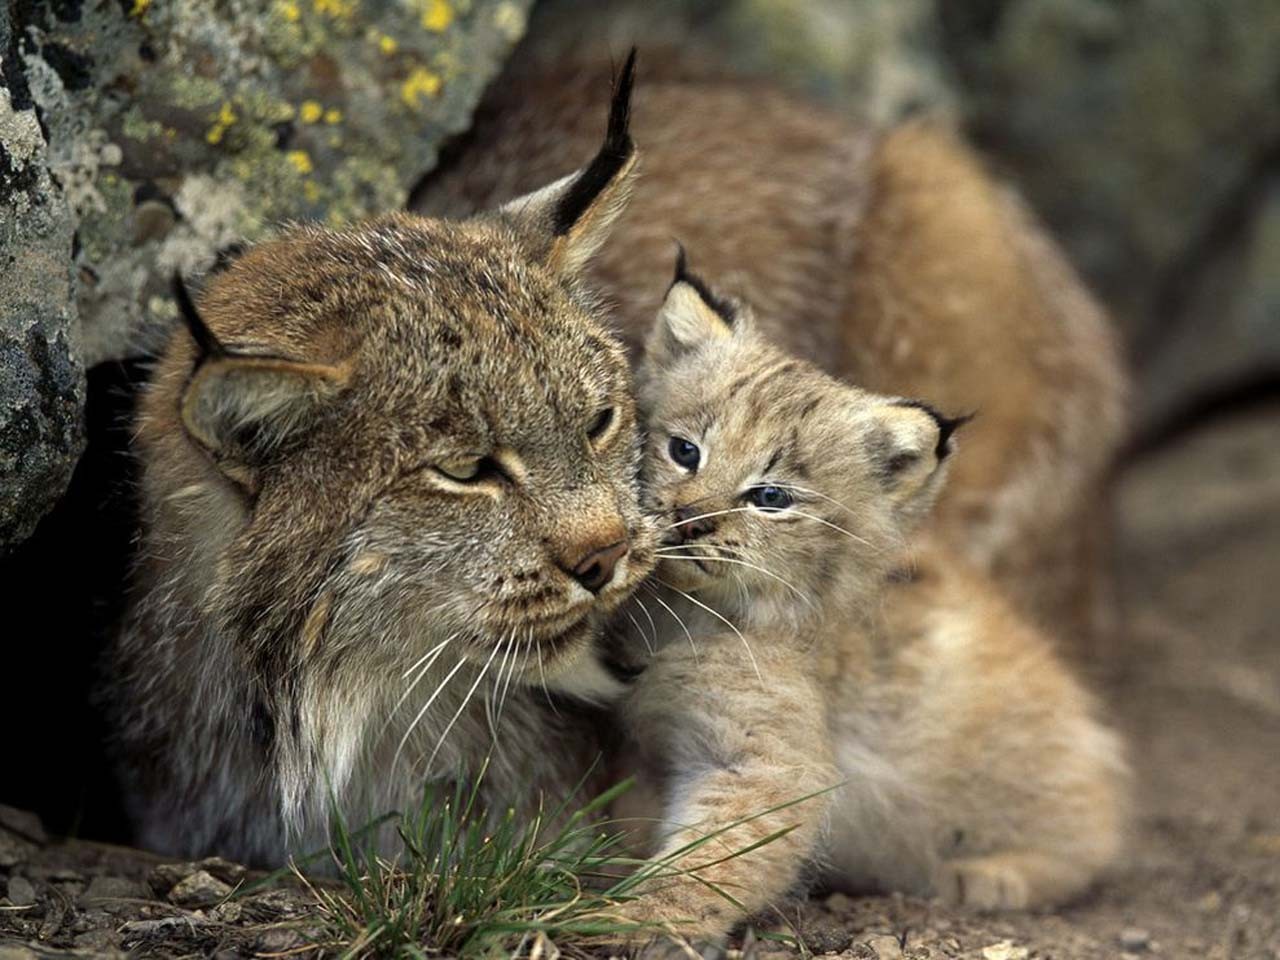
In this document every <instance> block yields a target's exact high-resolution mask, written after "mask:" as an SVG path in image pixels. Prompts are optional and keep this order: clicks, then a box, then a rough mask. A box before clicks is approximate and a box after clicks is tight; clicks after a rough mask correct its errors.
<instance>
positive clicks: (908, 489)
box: [871, 400, 973, 519]
mask: <svg viewBox="0 0 1280 960" xmlns="http://www.w3.org/2000/svg"><path fill="white" fill-rule="evenodd" d="M874 413H875V419H876V439H875V442H873V443H872V445H871V451H872V457H873V459H874V461H875V467H876V472H877V474H878V475H879V477H880V481H881V483H882V484H883V485H884V489H885V491H886V492H887V493H888V495H889V497H890V498H891V500H892V501H893V503H894V505H895V507H896V509H897V510H898V511H899V513H900V514H901V515H902V516H903V517H904V518H907V519H915V518H917V517H919V516H922V515H923V514H924V512H925V511H927V510H928V509H929V507H931V506H932V505H933V501H934V499H935V498H936V497H937V495H938V492H939V491H940V490H941V489H942V483H943V481H944V479H945V477H946V464H947V461H948V459H949V458H950V456H951V453H952V452H953V451H954V449H955V439H954V434H955V432H956V430H957V429H959V428H960V427H962V426H963V425H964V424H966V423H968V422H969V421H970V420H971V419H972V418H973V415H972V414H969V415H967V416H963V417H955V418H952V417H945V416H943V415H942V414H941V413H939V412H938V411H937V410H935V409H934V408H933V407H931V406H929V405H928V404H927V403H922V402H921V401H919V400H886V401H885V402H884V403H882V404H880V405H879V406H878V407H876V409H875V411H874Z"/></svg>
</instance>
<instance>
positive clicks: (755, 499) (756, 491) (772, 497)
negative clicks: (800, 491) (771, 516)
mask: <svg viewBox="0 0 1280 960" xmlns="http://www.w3.org/2000/svg"><path fill="white" fill-rule="evenodd" d="M747 500H748V501H749V502H750V503H751V505H752V506H754V507H757V508H759V509H761V510H765V511H769V512H773V511H776V510H785V509H787V507H789V506H791V504H792V503H793V501H792V499H791V494H789V493H788V492H787V491H786V490H784V489H782V487H772V486H765V487H752V488H751V489H750V490H748V491H747Z"/></svg>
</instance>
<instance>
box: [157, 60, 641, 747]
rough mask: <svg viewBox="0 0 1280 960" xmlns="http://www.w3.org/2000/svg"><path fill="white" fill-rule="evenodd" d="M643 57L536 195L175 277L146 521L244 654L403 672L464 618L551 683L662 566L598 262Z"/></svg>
mask: <svg viewBox="0 0 1280 960" xmlns="http://www.w3.org/2000/svg"><path fill="white" fill-rule="evenodd" d="M632 75H633V60H628V62H627V65H626V67H625V68H624V70H623V73H622V77H621V80H620V82H619V83H618V84H617V86H616V88H615V95H614V100H613V106H612V110H611V113H610V117H609V122H608V130H607V134H606V138H605V141H604V144H603V146H602V147H601V149H600V151H599V153H598V154H597V156H596V157H595V159H594V160H592V161H591V162H590V163H589V164H588V165H587V166H586V167H584V168H582V169H581V170H579V171H578V172H577V173H573V174H570V175H569V176H567V177H565V178H564V179H562V180H560V181H557V182H556V183H553V184H551V185H549V186H547V187H545V188H544V189H542V190H539V191H537V192H536V193H534V194H531V195H529V196H526V197H523V198H520V199H518V200H515V201H513V202H511V203H509V204H507V205H506V206H505V207H503V208H501V209H498V210H495V211H491V212H489V213H486V214H483V215H481V216H478V217H475V218H473V219H471V220H467V221H462V222H448V221H441V220H431V219H425V218H420V217H412V216H408V215H404V214H398V215H392V216H388V217H384V218H381V219H378V220H375V221H372V222H368V223H364V224H359V225H356V226H353V227H351V228H348V229H343V230H331V229H324V228H320V227H295V228H291V229H288V230H286V231H285V232H283V233H282V234H281V235H279V236H277V237H276V238H274V239H271V240H268V241H265V242H263V243H260V244H258V245H257V246H255V247H254V248H252V249H250V250H248V251H247V252H245V253H244V254H242V255H241V256H239V257H238V258H236V259H235V260H234V261H233V262H231V263H230V264H229V265H227V267H226V268H225V269H224V270H223V271H221V272H219V273H218V274H217V275H216V276H213V277H212V278H211V279H210V281H209V282H208V284H207V285H206V288H205V289H204V291H203V292H202V293H201V295H200V296H199V298H198V303H197V302H193V300H192V299H191V298H190V297H189V296H188V295H187V293H186V290H185V287H183V286H182V285H181V284H180V283H179V284H178V290H177V292H178V300H179V306H180V308H181V312H182V313H183V315H184V317H185V318H186V320H187V324H188V328H189V329H188V331H185V332H179V333H178V334H176V335H175V336H174V338H173V340H172V342H171V343H170V345H169V348H168V349H167V351H166V354H165V356H164V358H163V360H162V362H161V364H160V367H159V370H158V373H157V376H156V378H155V381H154V384H153V389H152V391H151V393H150V395H149V396H148V398H147V399H146V402H145V406H144V410H143V416H142V422H141V424H140V430H139V433H140V444H141V448H142V455H143V459H144V461H145V463H146V470H147V486H148V491H147V493H148V508H149V509H150V511H151V513H152V518H151V519H152V530H153V536H154V539H155V540H156V544H157V550H159V549H161V544H163V549H164V550H170V548H171V545H175V546H181V545H185V546H186V547H187V549H188V551H189V553H188V555H187V556H186V557H183V558H182V560H181V561H180V562H179V563H177V564H174V565H172V566H177V567H181V568H182V569H183V570H184V571H188V573H187V574H185V575H187V576H189V577H190V578H191V579H193V580H195V581H196V583H195V586H196V589H197V591H198V595H199V596H201V597H202V598H204V604H205V606H206V608H207V611H208V613H209V614H210V615H211V616H212V617H213V618H214V619H215V620H216V621H218V622H219V623H220V625H221V627H222V628H223V630H224V632H225V634H226V635H227V636H229V637H231V638H233V639H234V640H235V642H237V643H239V644H240V645H241V646H242V647H243V648H244V657H245V662H246V663H248V664H249V666H250V671H251V672H252V673H253V674H255V675H257V676H261V677H265V678H277V677H280V678H283V677H289V676H296V675H298V674H300V673H305V669H304V668H305V667H306V665H307V664H311V665H319V667H318V669H333V670H351V671H353V672H354V673H355V674H359V675H362V682H364V681H365V680H368V681H369V682H370V683H372V682H373V680H372V678H373V677H375V676H385V677H386V678H389V679H390V680H392V681H393V682H394V683H395V684H398V682H399V678H400V674H401V672H402V669H403V668H404V667H407V666H408V665H410V664H415V663H421V662H422V654H424V653H425V652H427V651H429V650H431V649H433V648H435V646H436V645H437V644H439V643H440V642H442V641H444V640H445V639H446V638H448V640H449V644H450V646H449V649H448V651H447V656H446V657H445V661H444V662H446V663H452V662H454V661H456V660H459V659H467V660H471V661H473V662H475V663H477V664H482V665H483V664H493V663H494V662H495V659H496V658H497V657H498V656H499V654H502V655H503V657H504V659H503V661H502V662H503V663H504V664H505V663H506V662H507V661H508V660H509V661H510V663H511V667H510V670H511V671H512V672H513V673H515V674H516V676H517V677H521V676H523V677H526V678H527V679H529V680H530V681H531V682H532V681H533V680H534V678H535V677H537V676H538V673H537V670H538V664H539V662H541V665H542V669H543V671H544V672H545V673H546V675H547V676H548V677H549V678H551V679H552V682H553V683H554V682H555V678H556V677H558V676H561V675H563V674H564V673H565V672H566V671H571V670H572V668H573V665H574V664H575V663H578V662H583V663H585V662H586V661H587V659H588V658H586V657H585V656H584V654H585V653H586V650H587V647H588V645H589V640H590V637H591V636H592V632H593V630H592V624H593V623H594V622H595V621H596V620H598V619H599V618H600V617H601V616H603V614H604V613H606V612H607V611H609V610H611V609H612V608H613V606H615V605H616V604H617V603H618V602H620V601H621V599H622V598H624V597H625V596H626V595H627V594H628V593H629V592H630V591H631V590H632V589H633V588H634V586H635V585H636V583H637V582H638V581H639V580H640V579H641V578H642V577H643V576H644V575H646V574H647V573H648V571H649V568H650V566H651V564H652V545H653V539H654V538H653V533H652V530H651V524H650V522H649V521H648V520H646V518H645V517H644V516H643V515H642V513H641V510H640V508H639V502H638V501H639V493H638V480H637V471H638V457H639V444H638V435H637V430H636V417H635V412H634V406H633V401H632V399H631V395H632V386H631V378H630V374H629V368H628V364H627V360H626V357H625V355H624V353H623V351H622V349H621V348H620V346H619V345H618V344H617V343H616V342H615V340H614V339H613V338H612V337H611V336H610V335H609V334H608V333H607V329H606V325H605V322H604V319H605V318H604V310H603V309H602V307H601V304H600V302H599V301H598V300H597V299H595V298H594V297H593V296H591V295H590V293H589V292H588V291H587V290H586V288H585V286H584V285H583V283H582V280H581V274H582V270H583V267H584V265H585V264H586V262H587V260H588V258H589V257H590V256H591V254H592V253H593V252H594V251H595V250H596V249H597V248H598V247H599V246H600V244H601V243H603V241H604V239H605V237H606V236H607V234H608V231H609V227H610V225H611V223H612V222H613V221H614V219H615V218H616V217H617V215H618V214H619V212H620V211H621V210H622V207H623V205H624V203H625V201H626V198H627V195H628V193H629V191H630V187H631V183H632V180H633V177H634V172H635V167H636V150H635V147H634V145H633V143H632V141H631V138H630V135H629V134H628V132H627V118H628V110H629V97H630V90H631V83H632ZM535 648H536V649H535ZM535 653H536V656H535ZM517 664H518V665H519V666H518V667H517ZM396 667H399V668H401V669H396ZM495 669H496V668H495ZM566 685H568V686H570V687H571V684H570V683H568V682H566ZM276 726H277V728H283V727H285V726H286V725H285V724H284V723H277V724H276Z"/></svg>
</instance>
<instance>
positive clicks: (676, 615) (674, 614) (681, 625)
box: [643, 583, 698, 659]
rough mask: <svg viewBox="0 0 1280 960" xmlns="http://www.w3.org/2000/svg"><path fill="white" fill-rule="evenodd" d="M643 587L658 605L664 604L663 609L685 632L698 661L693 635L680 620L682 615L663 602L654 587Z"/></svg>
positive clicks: (645, 585)
mask: <svg viewBox="0 0 1280 960" xmlns="http://www.w3.org/2000/svg"><path fill="white" fill-rule="evenodd" d="M643 586H644V588H645V589H646V590H648V591H649V592H650V593H651V594H653V599H655V600H657V601H658V603H660V604H662V609H664V610H666V611H667V613H669V614H671V616H672V618H673V619H674V620H675V622H676V623H678V624H680V629H681V630H683V631H684V635H685V637H686V638H687V639H688V640H689V649H690V650H692V651H693V656H694V659H697V656H698V648H697V647H696V646H695V645H694V642H693V634H692V633H690V632H689V628H688V627H687V626H686V625H685V622H684V620H682V619H681V618H680V615H679V614H678V613H676V612H675V611H674V610H673V609H671V604H669V603H667V601H665V600H663V599H662V596H661V595H660V594H659V593H658V591H657V590H654V589H653V587H651V586H649V585H648V584H647V583H646V584H643Z"/></svg>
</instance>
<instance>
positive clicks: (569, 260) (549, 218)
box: [499, 47, 637, 274]
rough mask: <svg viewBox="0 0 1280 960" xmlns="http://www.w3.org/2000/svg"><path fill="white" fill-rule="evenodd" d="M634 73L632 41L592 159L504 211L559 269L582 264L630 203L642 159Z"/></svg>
mask: <svg viewBox="0 0 1280 960" xmlns="http://www.w3.org/2000/svg"><path fill="white" fill-rule="evenodd" d="M635 75H636V50H635V48H634V47H632V48H631V52H630V53H629V54H627V59H626V62H625V63H624V64H623V66H622V72H621V73H620V74H619V75H618V77H617V78H616V79H615V80H614V84H613V97H612V99H611V101H610V104H609V121H608V124H607V126H606V127H605V136H604V142H603V143H602V144H601V145H600V149H599V151H598V152H597V153H596V155H595V157H594V158H593V159H592V161H591V162H590V163H589V164H587V165H586V166H585V167H583V168H582V169H581V170H579V171H578V172H577V173H574V174H570V175H569V176H567V177H565V178H563V179H561V180H557V181H556V182H555V183H552V184H551V185H549V186H546V187H543V188H542V189H541V190H536V191H534V192H533V193H530V194H526V195H525V196H523V197H519V198H517V199H516V200H513V201H511V202H510V203H508V204H507V205H505V206H504V207H503V208H502V209H501V211H499V214H500V215H501V216H505V217H507V218H509V219H510V220H511V221H513V222H514V223H515V224H516V225H517V226H518V227H519V228H520V229H521V232H522V233H523V234H524V235H525V236H526V238H527V239H529V240H531V241H532V242H533V245H534V246H535V248H536V252H537V254H538V255H539V256H541V257H542V258H543V259H544V261H545V262H546V263H547V265H548V266H550V267H551V269H552V270H554V271H556V272H557V273H563V274H572V273H576V272H578V271H579V270H581V269H582V268H583V267H584V266H585V265H586V264H587V261H589V260H590V259H591V257H592V256H594V255H595V253H596V251H597V250H599V249H600V247H601V246H602V245H603V244H604V242H605V240H606V239H607V238H608V236H609V230H610V228H611V227H612V226H613V224H614V221H616V220H617V219H618V216H619V215H620V214H621V213H622V211H623V210H624V209H625V208H626V203H627V200H628V198H629V197H630V194H631V186H632V183H633V182H634V180H635V170H636V160H637V152H636V147H635V143H634V141H632V139H631V91H632V88H633V87H634V85H635Z"/></svg>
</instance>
